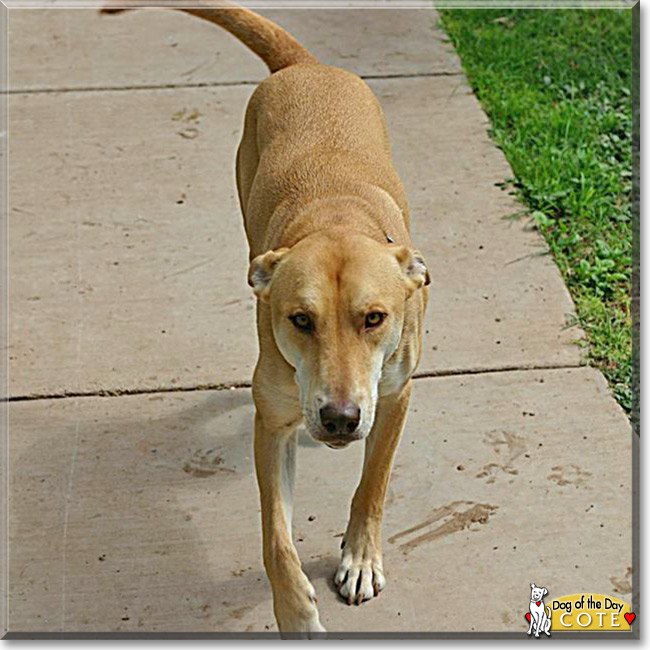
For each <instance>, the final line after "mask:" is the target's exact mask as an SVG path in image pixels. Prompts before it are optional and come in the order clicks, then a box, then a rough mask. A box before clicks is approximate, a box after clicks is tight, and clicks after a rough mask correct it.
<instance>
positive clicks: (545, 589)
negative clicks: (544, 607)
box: [544, 587, 548, 596]
mask: <svg viewBox="0 0 650 650" xmlns="http://www.w3.org/2000/svg"><path fill="white" fill-rule="evenodd" d="M547 593H548V589H547V588H546V587H544V595H545V596H546V594H547Z"/></svg>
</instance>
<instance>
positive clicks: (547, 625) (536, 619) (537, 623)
mask: <svg viewBox="0 0 650 650" xmlns="http://www.w3.org/2000/svg"><path fill="white" fill-rule="evenodd" d="M547 593H548V589H546V587H536V586H535V583H534V582H533V583H532V584H531V585H530V627H529V628H528V632H527V634H529V635H530V633H531V632H533V628H534V632H535V636H536V637H538V638H539V633H540V632H544V634H546V636H551V632H550V630H551V608H550V607H546V606H545V605H544V596H545V595H546V594H547ZM547 612H548V614H547Z"/></svg>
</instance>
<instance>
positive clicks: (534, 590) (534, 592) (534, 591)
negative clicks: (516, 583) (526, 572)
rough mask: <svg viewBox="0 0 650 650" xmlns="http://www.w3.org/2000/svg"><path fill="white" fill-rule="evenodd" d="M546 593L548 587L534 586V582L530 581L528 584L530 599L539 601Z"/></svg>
mask: <svg viewBox="0 0 650 650" xmlns="http://www.w3.org/2000/svg"><path fill="white" fill-rule="evenodd" d="M547 593H548V589H546V587H536V586H535V583H534V582H533V583H531V585H530V599H531V600H534V601H535V602H539V601H540V600H542V598H544V596H546V594H547Z"/></svg>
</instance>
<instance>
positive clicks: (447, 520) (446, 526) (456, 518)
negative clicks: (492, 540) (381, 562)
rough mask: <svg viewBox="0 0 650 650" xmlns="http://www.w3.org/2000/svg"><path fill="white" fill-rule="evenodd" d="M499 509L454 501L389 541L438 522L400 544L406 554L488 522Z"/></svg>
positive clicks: (488, 505)
mask: <svg viewBox="0 0 650 650" xmlns="http://www.w3.org/2000/svg"><path fill="white" fill-rule="evenodd" d="M497 509H498V506H495V505H491V504H489V503H474V502H473V501H453V502H452V503H449V504H447V505H445V506H441V507H440V508H436V509H435V510H434V511H433V513H432V514H431V516H430V517H428V518H427V519H425V520H424V521H422V522H420V523H419V524H416V525H415V526H412V527H411V528H407V529H406V530H403V531H401V532H400V533H397V534H395V535H393V536H392V537H390V538H389V539H388V542H389V543H390V544H395V543H396V542H397V541H398V540H400V539H402V538H403V537H408V536H409V535H411V534H413V533H416V532H418V531H420V530H423V529H425V528H427V527H429V526H432V525H433V524H435V523H437V522H441V523H440V524H439V525H438V526H436V527H435V528H433V530H429V531H427V532H425V533H423V534H422V535H418V536H417V537H414V538H413V539H411V540H409V541H407V542H404V543H403V544H400V546H399V548H400V550H401V551H402V553H404V555H406V554H408V553H410V552H411V551H412V550H413V549H415V548H417V547H418V546H420V545H421V544H424V543H427V542H432V541H434V540H436V539H440V538H441V537H445V536H446V535H451V534H452V533H457V532H460V531H462V530H465V529H467V528H469V527H470V526H471V525H472V524H486V523H487V522H488V520H489V518H490V516H491V515H492V513H493V512H494V511H495V510H497Z"/></svg>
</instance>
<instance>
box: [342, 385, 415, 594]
mask: <svg viewBox="0 0 650 650" xmlns="http://www.w3.org/2000/svg"><path fill="white" fill-rule="evenodd" d="M410 396H411V382H410V381H409V382H408V383H407V384H406V386H404V388H403V389H402V391H401V392H399V393H395V394H393V395H386V396H384V397H382V398H381V399H380V400H379V402H378V404H377V413H376V417H375V424H374V426H373V428H372V431H371V432H370V435H369V436H368V439H367V441H366V450H365V457H364V461H363V473H362V475H361V481H360V482H359V486H358V487H357V490H356V492H355V494H354V498H353V499H352V505H351V507H350V520H349V522H348V527H347V530H346V532H345V536H344V537H343V543H342V548H343V553H342V556H341V563H340V564H339V568H338V570H337V572H336V576H335V578H334V581H335V583H336V585H337V587H338V588H339V593H340V594H341V596H342V597H343V598H345V599H346V600H347V602H348V604H349V605H351V604H352V603H356V604H357V605H358V604H360V603H361V602H363V601H364V600H369V599H370V598H372V597H373V596H377V595H378V594H379V592H380V591H381V590H382V589H383V588H384V587H385V586H386V579H385V577H384V569H383V564H382V553H381V523H382V516H383V511H384V500H385V498H386V489H387V487H388V480H389V478H390V472H391V468H392V466H393V457H394V456H395V450H396V449H397V445H398V444H399V440H400V437H401V435H402V429H403V428H404V423H405V421H406V413H407V410H408V405H409V399H410Z"/></svg>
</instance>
